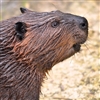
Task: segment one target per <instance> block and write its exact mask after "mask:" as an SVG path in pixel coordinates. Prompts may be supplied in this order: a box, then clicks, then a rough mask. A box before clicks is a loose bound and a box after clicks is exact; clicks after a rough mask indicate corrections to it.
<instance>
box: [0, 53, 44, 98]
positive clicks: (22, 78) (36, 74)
mask: <svg viewBox="0 0 100 100" xmlns="http://www.w3.org/2000/svg"><path fill="white" fill-rule="evenodd" d="M6 56H8V58H6ZM6 56H5V57H4V55H3V54H2V57H0V61H1V62H2V63H0V100H1V99H2V100H4V99H5V98H6V100H39V93H40V90H41V84H42V82H43V78H44V77H45V74H44V73H42V72H40V71H38V70H37V67H36V66H29V65H27V64H25V63H24V62H23V63H22V62H18V61H16V60H15V59H14V57H12V58H10V55H6ZM33 68H34V69H33ZM4 73H5V74H4ZM4 93H5V94H4ZM9 98H10V99H9Z"/></svg>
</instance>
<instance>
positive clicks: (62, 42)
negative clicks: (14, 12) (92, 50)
mask: <svg viewBox="0 0 100 100" xmlns="http://www.w3.org/2000/svg"><path fill="white" fill-rule="evenodd" d="M22 13H23V14H21V15H20V16H18V17H14V18H11V19H8V20H5V21H2V22H0V100H39V93H40V90H41V85H42V82H43V79H44V77H45V76H46V73H47V72H48V71H49V70H50V69H51V68H52V67H53V65H55V64H57V63H58V62H60V61H63V60H64V59H66V58H69V57H70V56H72V55H74V54H75V51H74V50H73V49H71V47H72V45H73V44H75V43H76V42H77V41H79V42H80V41H82V39H83V41H85V40H86V37H87V35H86V34H84V33H85V32H84V31H82V30H81V29H79V27H78V26H77V25H76V23H75V22H74V21H73V20H71V21H70V20H69V19H68V20H67V19H64V17H63V16H64V15H65V13H62V12H60V11H55V12H49V13H48V12H44V13H38V12H32V11H29V10H28V11H27V10H25V11H24V10H22ZM69 16H73V15H70V14H69ZM55 20H57V21H60V24H59V26H57V27H56V28H53V27H52V26H51V23H52V22H53V21H55ZM18 22H22V23H25V30H26V31H25V33H24V36H23V35H22V34H21V35H22V36H23V38H22V39H21V41H20V39H19V38H18V36H17V35H18V34H19V33H20V32H19V33H18V31H16V23H18ZM76 34H78V35H77V38H76V37H75V36H76ZM79 37H80V38H79ZM75 38H76V39H75Z"/></svg>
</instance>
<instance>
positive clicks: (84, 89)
mask: <svg viewBox="0 0 100 100" xmlns="http://www.w3.org/2000/svg"><path fill="white" fill-rule="evenodd" d="M20 7H26V8H28V9H31V10H33V11H39V12H45V11H47V12H48V11H52V10H60V11H62V12H67V13H72V14H77V15H80V16H84V17H86V18H87V19H88V22H89V37H88V40H87V42H86V43H85V44H83V46H82V50H81V52H80V53H77V54H75V55H74V56H72V57H71V58H69V59H67V60H65V61H63V62H61V63H59V64H57V65H55V66H54V67H53V69H52V70H51V71H50V72H49V74H48V75H47V77H46V78H45V82H44V84H43V86H42V91H41V99H40V100H100V0H0V21H2V20H5V19H8V18H11V17H14V16H18V15H20V14H21V12H20V10H19V8H20Z"/></svg>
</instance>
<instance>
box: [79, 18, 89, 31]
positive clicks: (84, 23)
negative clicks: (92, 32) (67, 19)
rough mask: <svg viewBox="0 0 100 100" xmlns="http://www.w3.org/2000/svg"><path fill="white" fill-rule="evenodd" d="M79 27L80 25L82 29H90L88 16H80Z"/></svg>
mask: <svg viewBox="0 0 100 100" xmlns="http://www.w3.org/2000/svg"><path fill="white" fill-rule="evenodd" d="M79 27H80V28H81V29H82V30H87V29H88V21H87V19H86V18H84V17H81V18H80V21H79Z"/></svg>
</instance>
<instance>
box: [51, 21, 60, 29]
mask: <svg viewBox="0 0 100 100" xmlns="http://www.w3.org/2000/svg"><path fill="white" fill-rule="evenodd" d="M59 24H60V22H59V21H53V22H52V23H51V26H52V27H53V28H56V27H57V26H59Z"/></svg>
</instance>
